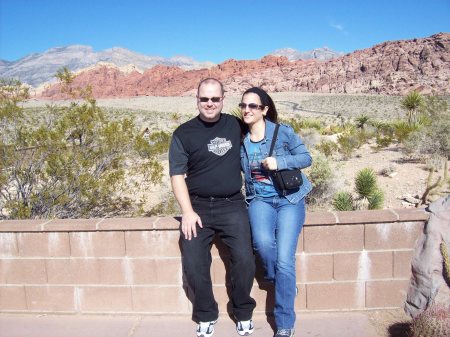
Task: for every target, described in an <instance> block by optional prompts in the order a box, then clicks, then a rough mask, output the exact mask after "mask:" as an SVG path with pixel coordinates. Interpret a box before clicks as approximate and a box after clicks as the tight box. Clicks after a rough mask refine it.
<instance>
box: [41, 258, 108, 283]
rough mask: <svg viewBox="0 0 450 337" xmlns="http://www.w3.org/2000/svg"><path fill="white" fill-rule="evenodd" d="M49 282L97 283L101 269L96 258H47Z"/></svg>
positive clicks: (99, 279) (99, 281) (99, 280)
mask: <svg viewBox="0 0 450 337" xmlns="http://www.w3.org/2000/svg"><path fill="white" fill-rule="evenodd" d="M46 265H47V277H48V283H49V284H99V283H101V276H100V275H101V269H100V263H99V260H98V259H84V258H70V259H48V260H47V261H46Z"/></svg>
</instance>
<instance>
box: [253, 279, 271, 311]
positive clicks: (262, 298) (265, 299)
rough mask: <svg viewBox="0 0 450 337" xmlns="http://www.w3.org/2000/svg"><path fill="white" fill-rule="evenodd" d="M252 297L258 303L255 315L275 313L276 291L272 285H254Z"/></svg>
mask: <svg viewBox="0 0 450 337" xmlns="http://www.w3.org/2000/svg"><path fill="white" fill-rule="evenodd" d="M250 296H251V297H253V299H254V300H255V301H256V308H255V310H254V312H255V313H256V312H258V313H266V312H273V308H274V303H275V290H274V287H273V285H272V284H270V283H264V284H261V286H258V285H257V284H256V285H254V286H253V288H252V291H251V293H250Z"/></svg>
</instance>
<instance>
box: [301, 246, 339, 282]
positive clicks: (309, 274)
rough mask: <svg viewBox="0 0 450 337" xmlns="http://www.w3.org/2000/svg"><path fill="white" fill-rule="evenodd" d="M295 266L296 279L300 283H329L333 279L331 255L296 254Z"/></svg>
mask: <svg viewBox="0 0 450 337" xmlns="http://www.w3.org/2000/svg"><path fill="white" fill-rule="evenodd" d="M296 264H297V267H296V268H297V271H296V272H297V279H298V280H299V281H300V282H302V283H306V282H317V281H331V280H332V279H333V255H332V254H325V255H322V254H320V255H314V254H304V253H302V254H298V255H297V256H296Z"/></svg>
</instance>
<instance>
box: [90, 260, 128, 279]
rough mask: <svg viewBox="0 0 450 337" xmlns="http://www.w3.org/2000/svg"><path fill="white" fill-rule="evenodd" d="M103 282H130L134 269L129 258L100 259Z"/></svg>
mask: <svg viewBox="0 0 450 337" xmlns="http://www.w3.org/2000/svg"><path fill="white" fill-rule="evenodd" d="M98 264H99V266H100V283H101V284H122V285H125V284H129V282H132V278H131V275H132V270H131V265H130V263H129V260H128V259H127V260H126V259H99V260H98Z"/></svg>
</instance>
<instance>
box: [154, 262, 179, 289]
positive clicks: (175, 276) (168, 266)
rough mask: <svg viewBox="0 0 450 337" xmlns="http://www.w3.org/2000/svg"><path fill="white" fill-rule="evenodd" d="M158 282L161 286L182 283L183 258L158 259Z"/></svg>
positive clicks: (156, 263)
mask: <svg viewBox="0 0 450 337" xmlns="http://www.w3.org/2000/svg"><path fill="white" fill-rule="evenodd" d="M155 265H156V268H155V271H156V282H157V283H158V284H161V285H166V284H167V285H169V284H178V285H180V284H181V283H182V274H183V270H182V266H181V258H170V259H156V260H155Z"/></svg>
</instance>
